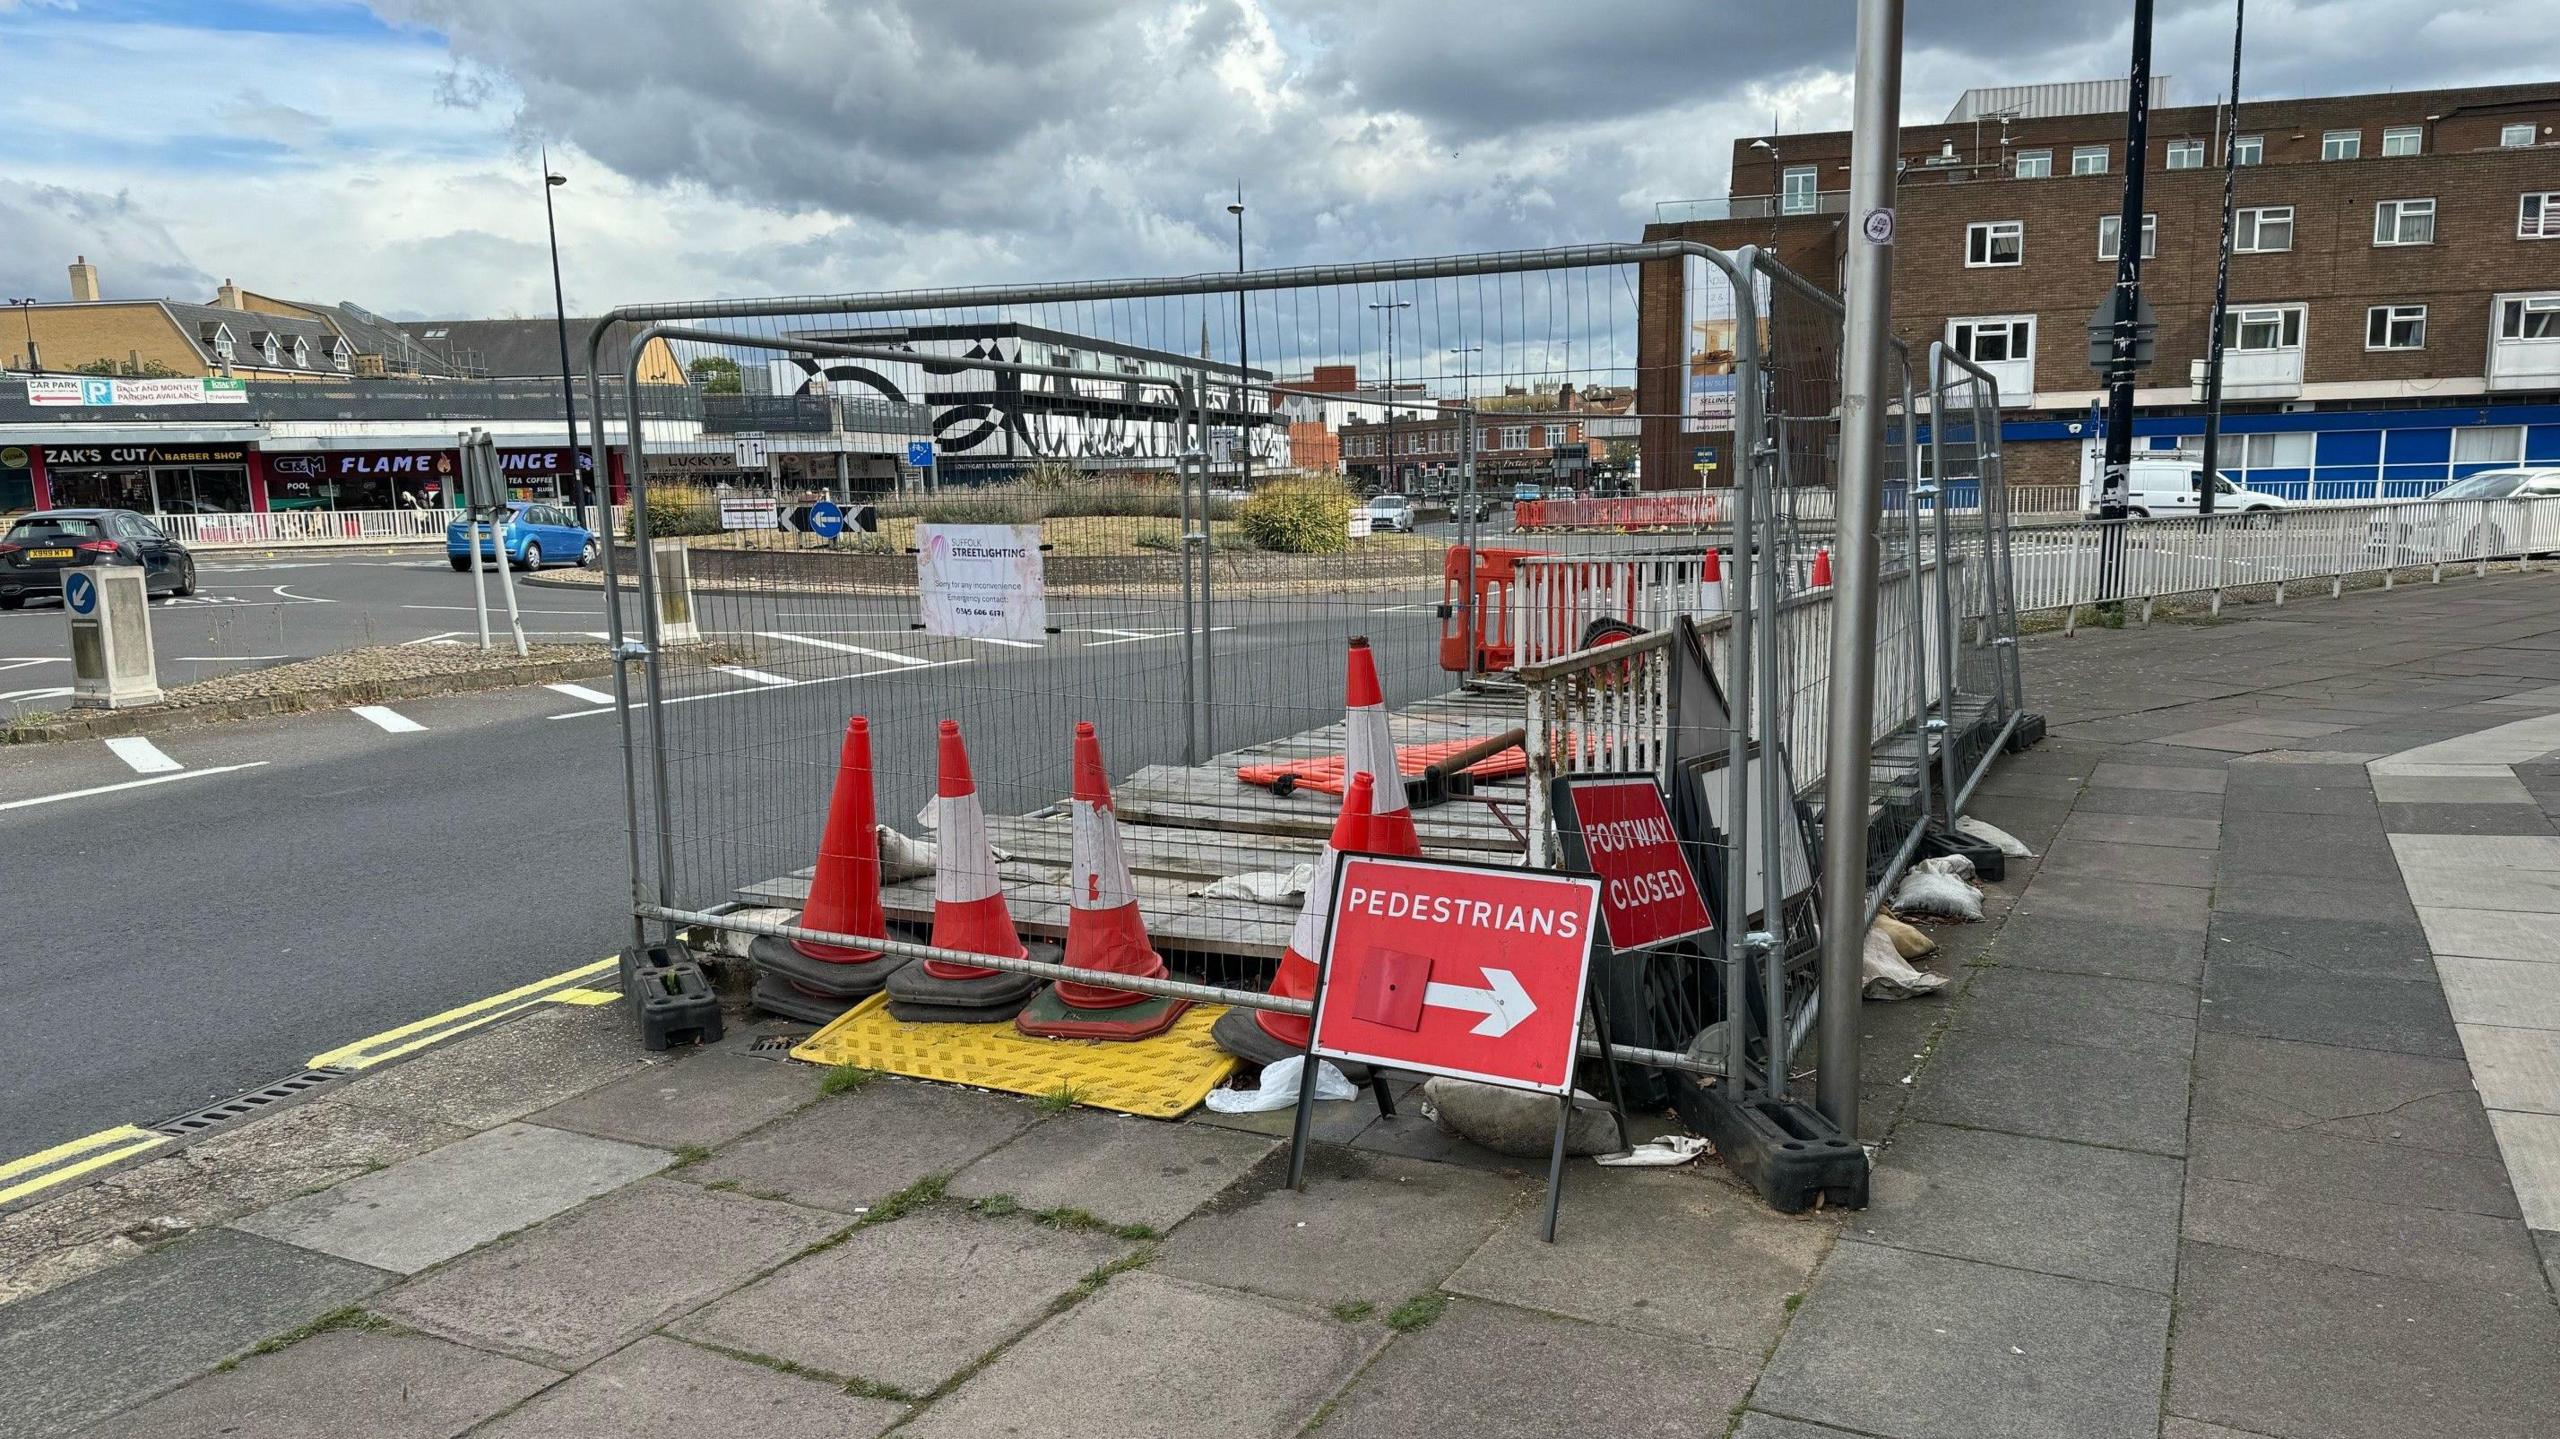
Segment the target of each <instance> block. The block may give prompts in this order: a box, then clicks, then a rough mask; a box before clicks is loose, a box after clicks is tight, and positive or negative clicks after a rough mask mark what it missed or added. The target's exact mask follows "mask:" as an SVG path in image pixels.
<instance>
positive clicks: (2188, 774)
mask: <svg viewBox="0 0 2560 1439" xmlns="http://www.w3.org/2000/svg"><path fill="white" fill-rule="evenodd" d="M2225 782H2226V780H2225V772H2224V771H2222V770H2219V769H2199V768H2196V767H2194V766H2192V765H2159V764H2123V763H2120V762H2117V761H2115V760H2105V761H2101V762H2100V763H2099V765H2098V767H2097V768H2096V769H2094V770H2092V771H2090V773H2089V783H2091V784H2092V785H2102V786H2106V787H2109V788H2114V789H2158V790H2183V791H2185V792H2187V793H2189V794H2220V793H2222V790H2223V786H2224V784H2225Z"/></svg>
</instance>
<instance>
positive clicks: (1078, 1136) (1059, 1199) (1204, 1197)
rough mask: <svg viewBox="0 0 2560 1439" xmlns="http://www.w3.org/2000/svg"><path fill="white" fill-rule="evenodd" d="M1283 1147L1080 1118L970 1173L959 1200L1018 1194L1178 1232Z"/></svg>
mask: <svg viewBox="0 0 2560 1439" xmlns="http://www.w3.org/2000/svg"><path fill="white" fill-rule="evenodd" d="M1278 1143H1279V1141H1278V1140H1276V1139H1272V1138H1269V1137H1266V1136H1263V1135H1256V1134H1238V1133H1236V1132H1234V1131H1232V1130H1226V1129H1218V1128H1214V1127H1212V1126H1209V1125H1205V1124H1168V1123H1165V1122H1163V1121H1161V1120H1153V1119H1134V1118H1131V1117H1129V1116H1127V1115H1120V1114H1105V1113H1102V1112H1101V1111H1099V1110H1091V1109H1078V1110H1074V1111H1071V1112H1069V1113H1066V1114H1062V1115H1059V1116H1058V1117H1057V1118H1055V1119H1052V1120H1050V1121H1049V1122H1048V1123H1046V1124H1043V1125H1040V1126H1038V1127H1036V1128H1033V1129H1030V1130H1027V1131H1025V1132H1024V1133H1023V1134H1022V1135H1021V1136H1020V1137H1019V1138H1017V1139H1015V1140H1014V1141H1013V1142H1012V1143H1010V1144H1007V1145H1005V1146H1004V1147H1003V1148H1002V1149H998V1150H996V1151H994V1152H993V1153H991V1154H988V1155H986V1156H985V1157H983V1158H981V1159H979V1160H978V1162H976V1163H975V1164H972V1165H970V1166H969V1167H968V1168H966V1169H963V1170H961V1171H960V1173H959V1174H958V1175H957V1176H955V1177H954V1178H953V1179H952V1181H951V1192H952V1193H953V1194H955V1195H958V1196H960V1197H962V1198H970V1199H974V1198H979V1197H981V1196H985V1195H991V1194H1005V1195H1011V1196H1012V1197H1013V1199H1014V1200H1015V1202H1017V1203H1019V1204H1020V1205H1022V1207H1024V1208H1026V1209H1059V1208H1067V1209H1081V1210H1084V1211H1086V1212H1087V1213H1090V1214H1096V1215H1100V1216H1101V1217H1103V1218H1105V1219H1109V1220H1111V1221H1113V1222H1114V1223H1119V1224H1144V1225H1148V1226H1150V1227H1153V1228H1155V1229H1159V1230H1162V1229H1171V1228H1172V1227H1173V1226H1174V1225H1176V1224H1179V1223H1180V1222H1182V1220H1183V1219H1185V1218H1186V1217H1188V1216H1189V1215H1190V1213H1191V1211H1193V1210H1194V1209H1197V1208H1199V1207H1200V1206H1201V1205H1202V1204H1205V1203H1207V1202H1208V1201H1209V1199H1210V1198H1211V1197H1212V1196H1214V1195H1216V1194H1217V1193H1218V1191H1220V1190H1222V1189H1224V1188H1226V1187H1227V1186H1228V1185H1230V1184H1233V1183H1234V1182H1235V1181H1236V1180H1237V1179H1239V1178H1241V1177H1242V1176H1243V1174H1244V1172H1245V1171H1246V1170H1248V1169H1251V1168H1252V1167H1253V1166H1254V1165H1255V1164H1256V1163H1258V1162H1260V1161H1261V1159H1262V1158H1263V1156H1265V1155H1267V1154H1269V1153H1271V1151H1272V1149H1273V1147H1274V1146H1276V1145H1277V1144H1278Z"/></svg>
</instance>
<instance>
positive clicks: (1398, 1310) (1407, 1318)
mask: <svg viewBox="0 0 2560 1439" xmlns="http://www.w3.org/2000/svg"><path fill="white" fill-rule="evenodd" d="M1448 1307H1449V1296H1448V1295H1446V1294H1443V1293H1441V1292H1439V1291H1438V1290H1436V1289H1435V1290H1433V1291H1431V1292H1430V1293H1428V1294H1417V1295H1415V1296H1413V1297H1412V1298H1411V1299H1408V1300H1406V1301H1405V1302H1403V1303H1402V1304H1399V1305H1397V1306H1396V1307H1395V1308H1394V1309H1393V1310H1392V1311H1390V1312H1389V1313H1388V1315H1387V1327H1388V1328H1389V1329H1392V1330H1394V1331H1395V1332H1397V1333H1398V1334H1410V1333H1412V1332H1413V1331H1415V1330H1417V1329H1427V1328H1429V1327H1430V1326H1431V1321H1433V1320H1435V1319H1437V1318H1439V1317H1440V1315H1441V1312H1442V1311H1443V1310H1446V1309H1447V1308H1448Z"/></svg>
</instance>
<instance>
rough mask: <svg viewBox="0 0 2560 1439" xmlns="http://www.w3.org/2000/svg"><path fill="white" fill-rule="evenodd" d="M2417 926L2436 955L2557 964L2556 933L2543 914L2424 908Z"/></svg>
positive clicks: (2559, 941)
mask: <svg viewBox="0 0 2560 1439" xmlns="http://www.w3.org/2000/svg"><path fill="white" fill-rule="evenodd" d="M2418 923H2419V924H2420V925H2421V926H2422V927H2423V928H2424V929H2425V930H2426V934H2427V947H2428V948H2430V949H2432V950H2433V951H2435V953H2436V954H2438V955H2470V956H2473V957H2476V958H2480V959H2516V960H2529V961H2533V962H2536V963H2552V962H2560V934H2555V933H2554V930H2555V928H2556V927H2555V926H2554V925H2552V924H2551V923H2550V922H2549V920H2548V918H2547V917H2545V916H2543V915H2538V914H2520V913H2503V912H2500V911H2496V910H2482V909H2443V908H2436V907H2432V906H2427V907H2421V908H2420V909H2419V910H2418Z"/></svg>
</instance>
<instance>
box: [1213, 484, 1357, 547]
mask: <svg viewBox="0 0 2560 1439" xmlns="http://www.w3.org/2000/svg"><path fill="white" fill-rule="evenodd" d="M1353 503H1354V501H1353V500H1352V497H1351V491H1350V489H1349V488H1347V487H1346V486H1344V485H1343V484H1342V482H1341V481H1339V480H1333V479H1327V478H1321V477H1316V476H1300V477H1298V478H1296V479H1290V480H1277V481H1274V482H1273V483H1271V484H1268V485H1265V486H1263V487H1262V488H1261V489H1259V490H1256V491H1254V493H1253V495H1252V497H1251V498H1249V499H1247V500H1246V501H1245V502H1244V503H1243V504H1241V505H1239V506H1237V507H1236V520H1237V522H1238V525H1239V527H1240V528H1242V529H1243V531H1244V536H1245V538H1246V539H1248V540H1251V541H1252V542H1253V543H1254V544H1255V545H1256V546H1257V547H1259V548H1261V549H1266V550H1274V551H1277V552H1279V553H1281V554H1290V555H1330V554H1338V553H1340V552H1342V551H1344V550H1347V549H1349V548H1351V506H1352V504H1353Z"/></svg>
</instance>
